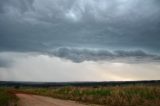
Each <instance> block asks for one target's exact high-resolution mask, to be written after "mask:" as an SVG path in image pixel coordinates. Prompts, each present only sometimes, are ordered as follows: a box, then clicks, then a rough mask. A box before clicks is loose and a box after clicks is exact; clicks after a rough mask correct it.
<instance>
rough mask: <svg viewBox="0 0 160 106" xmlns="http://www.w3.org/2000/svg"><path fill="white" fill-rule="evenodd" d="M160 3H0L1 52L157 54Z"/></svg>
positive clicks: (73, 0)
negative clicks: (136, 51)
mask: <svg viewBox="0 0 160 106" xmlns="http://www.w3.org/2000/svg"><path fill="white" fill-rule="evenodd" d="M159 13H160V2H159V0H112V1H111V0H101V1H97V0H87V1H86V0H67V1H66V0H45V1H44V0H29V1H28V0H14V1H13V0H1V1H0V51H15V52H22V51H25V52H29V51H33V52H48V51H49V50H50V49H55V48H59V47H77V48H78V47H86V48H87V47H88V48H105V49H108V48H109V49H117V50H119V49H124V50H125V49H128V48H135V49H137V48H142V49H145V50H146V51H153V52H158V53H159V52H160V51H159V50H160V49H158V48H159V47H160V43H159V40H160V36H159V34H160V20H159V19H160V14H159Z"/></svg>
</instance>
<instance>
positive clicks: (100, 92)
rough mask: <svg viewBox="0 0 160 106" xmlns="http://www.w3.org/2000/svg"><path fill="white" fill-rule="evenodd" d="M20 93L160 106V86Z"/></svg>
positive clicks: (107, 104)
mask: <svg viewBox="0 0 160 106" xmlns="http://www.w3.org/2000/svg"><path fill="white" fill-rule="evenodd" d="M20 91H23V92H26V93H33V94H38V95H44V96H50V97H54V98H60V99H69V100H75V101H80V102H84V103H88V104H100V105H105V106H160V86H138V85H136V86H115V87H96V88H94V87H62V88H21V89H20Z"/></svg>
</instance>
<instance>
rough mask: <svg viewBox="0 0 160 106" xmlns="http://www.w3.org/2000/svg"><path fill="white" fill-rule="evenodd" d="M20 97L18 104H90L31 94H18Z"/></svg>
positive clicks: (23, 105)
mask: <svg viewBox="0 0 160 106" xmlns="http://www.w3.org/2000/svg"><path fill="white" fill-rule="evenodd" d="M16 95H17V96H18V98H19V102H18V106H88V105H85V104H79V103H77V102H74V101H69V100H60V99H54V98H50V97H45V96H38V95H31V94H16Z"/></svg>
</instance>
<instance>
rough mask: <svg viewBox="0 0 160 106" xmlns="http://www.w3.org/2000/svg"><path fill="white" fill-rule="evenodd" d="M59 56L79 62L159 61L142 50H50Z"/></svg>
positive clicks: (159, 58)
mask: <svg viewBox="0 0 160 106" xmlns="http://www.w3.org/2000/svg"><path fill="white" fill-rule="evenodd" d="M50 55H54V56H57V57H60V58H64V59H68V60H71V61H73V62H76V63H79V62H83V61H102V60H103V61H121V62H133V63H138V62H159V61H160V56H159V55H156V54H152V53H147V52H145V51H143V50H128V51H125V50H118V51H117V50H116V51H109V50H97V49H82V48H81V49H80V48H79V49H77V48H58V49H56V50H53V51H52V52H50Z"/></svg>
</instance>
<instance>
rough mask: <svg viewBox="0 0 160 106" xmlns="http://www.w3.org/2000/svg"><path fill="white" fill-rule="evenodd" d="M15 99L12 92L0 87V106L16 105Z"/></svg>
mask: <svg viewBox="0 0 160 106" xmlns="http://www.w3.org/2000/svg"><path fill="white" fill-rule="evenodd" d="M17 100H18V98H17V97H16V96H15V95H14V94H12V93H10V92H9V91H7V90H5V89H2V88H0V106H16V102H17Z"/></svg>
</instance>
